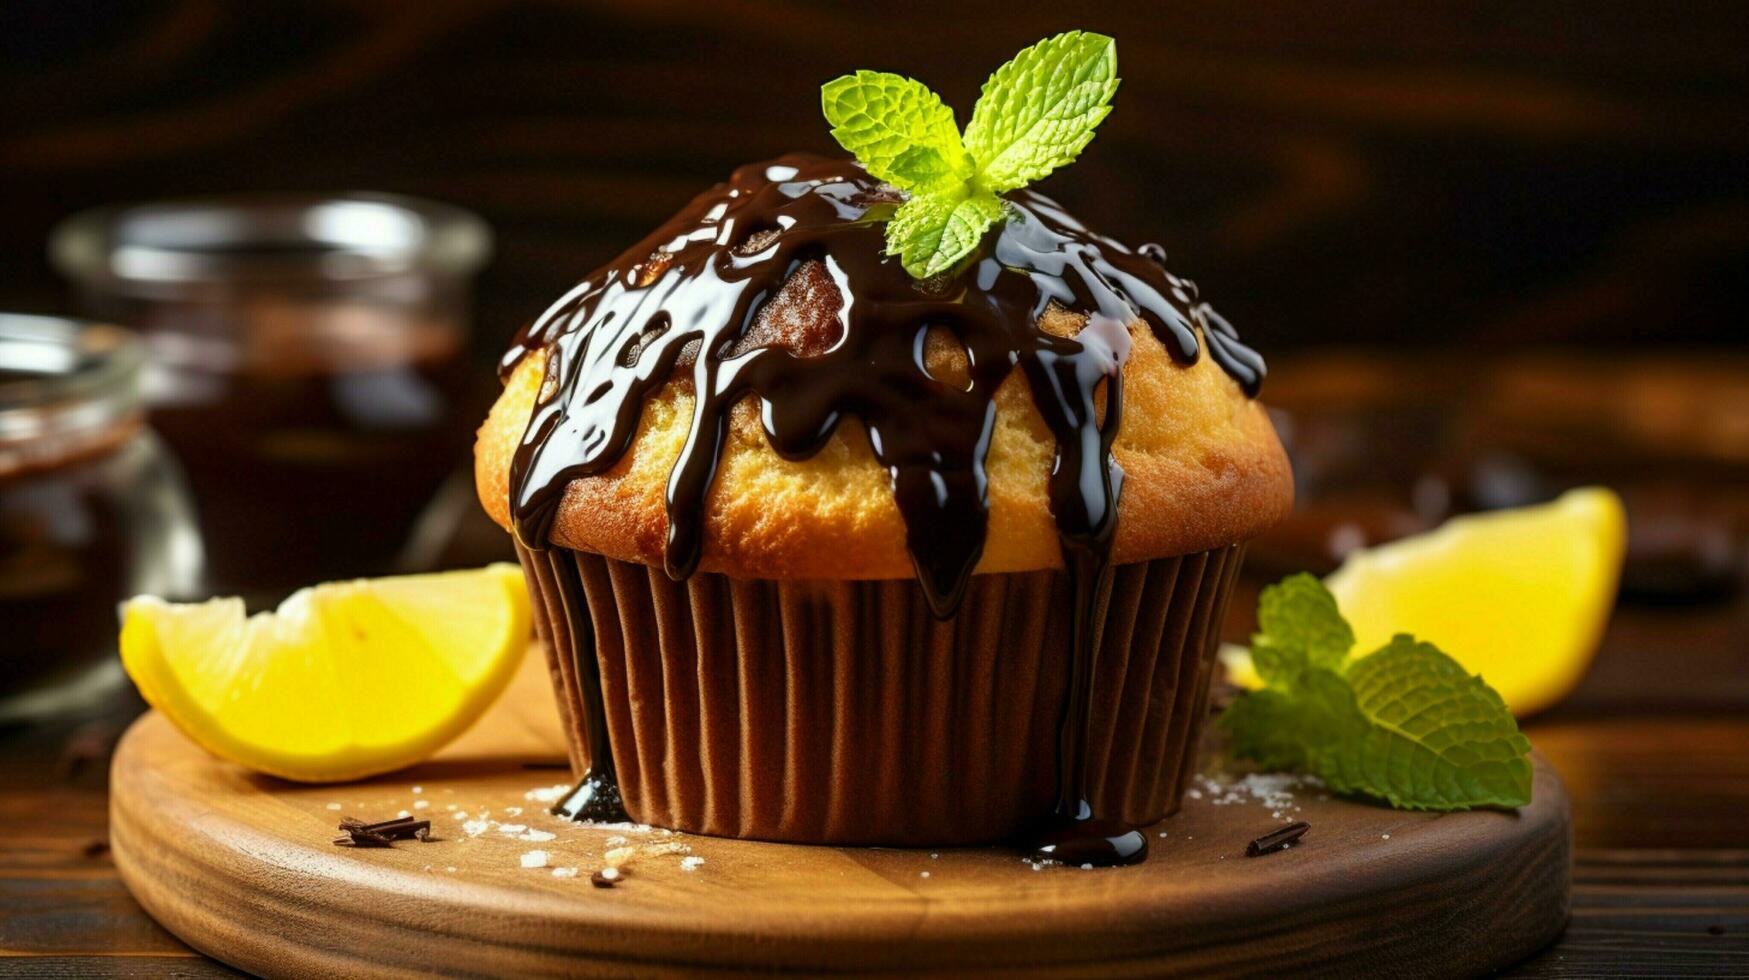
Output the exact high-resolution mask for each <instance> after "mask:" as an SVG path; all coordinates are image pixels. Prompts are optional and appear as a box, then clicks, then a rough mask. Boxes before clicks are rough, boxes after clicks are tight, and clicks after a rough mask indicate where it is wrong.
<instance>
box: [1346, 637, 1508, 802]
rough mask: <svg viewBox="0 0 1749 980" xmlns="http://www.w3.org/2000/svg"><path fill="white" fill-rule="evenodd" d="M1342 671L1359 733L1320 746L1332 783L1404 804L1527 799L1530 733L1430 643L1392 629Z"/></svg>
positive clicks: (1478, 681) (1481, 685)
mask: <svg viewBox="0 0 1749 980" xmlns="http://www.w3.org/2000/svg"><path fill="white" fill-rule="evenodd" d="M1344 676H1345V678H1346V680H1347V681H1348V685H1349V687H1350V688H1351V689H1352V690H1353V692H1354V704H1355V707H1356V709H1357V710H1358V711H1359V712H1360V714H1361V715H1362V716H1363V717H1364V719H1365V722H1366V731H1365V734H1364V736H1362V737H1360V738H1344V739H1342V740H1340V741H1339V742H1337V743H1336V744H1334V745H1332V746H1330V747H1328V748H1327V749H1325V750H1323V751H1322V752H1320V753H1319V754H1318V755H1319V757H1318V758H1317V759H1316V760H1315V762H1316V766H1317V769H1318V770H1319V772H1320V775H1323V776H1324V779H1325V781H1326V782H1328V783H1329V784H1330V786H1331V788H1333V789H1335V790H1337V791H1339V792H1357V793H1365V794H1367V795H1369V796H1376V797H1379V798H1381V799H1384V800H1387V801H1389V802H1390V803H1391V805H1393V806H1397V807H1404V808H1408V809H1425V810H1462V809H1469V808H1471V807H1477V806H1503V807H1516V806H1524V805H1525V804H1526V803H1529V802H1530V784H1531V766H1530V760H1529V759H1528V758H1527V757H1526V755H1527V753H1529V752H1530V742H1529V740H1527V739H1526V738H1525V737H1524V736H1523V735H1522V734H1520V733H1519V731H1518V723H1517V722H1515V721H1513V719H1512V714H1511V713H1510V712H1509V711H1507V710H1506V702H1504V701H1502V700H1501V699H1500V695H1499V694H1497V693H1495V691H1494V689H1493V688H1491V687H1489V686H1488V685H1487V684H1485V683H1483V681H1482V679H1481V678H1480V677H1474V676H1471V675H1470V674H1469V673H1468V672H1467V671H1465V670H1464V668H1463V665H1461V664H1459V663H1458V662H1457V661H1456V660H1453V659H1452V658H1451V657H1449V656H1447V655H1446V654H1445V653H1443V652H1441V651H1440V650H1439V648H1438V647H1435V646H1433V645H1432V644H1430V643H1419V642H1416V640H1415V638H1414V637H1412V636H1408V635H1406V634H1398V635H1397V636H1396V637H1395V638H1394V639H1392V640H1391V642H1390V643H1389V644H1387V645H1385V647H1384V648H1382V649H1381V650H1379V651H1378V652H1377V653H1374V654H1372V655H1371V656H1368V657H1362V658H1360V659H1358V660H1355V661H1354V662H1353V663H1351V664H1349V665H1348V668H1347V669H1346V670H1345V671H1344Z"/></svg>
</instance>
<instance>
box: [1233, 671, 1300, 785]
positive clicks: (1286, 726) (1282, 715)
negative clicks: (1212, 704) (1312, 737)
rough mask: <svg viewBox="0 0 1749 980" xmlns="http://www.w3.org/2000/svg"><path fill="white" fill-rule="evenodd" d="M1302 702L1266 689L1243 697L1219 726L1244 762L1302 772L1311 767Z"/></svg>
mask: <svg viewBox="0 0 1749 980" xmlns="http://www.w3.org/2000/svg"><path fill="white" fill-rule="evenodd" d="M1299 709H1300V703H1299V701H1298V700H1297V699H1295V698H1293V697H1291V696H1290V695H1288V694H1287V693H1285V692H1283V691H1276V690H1272V689H1269V688H1265V689H1264V690H1261V691H1249V692H1247V693H1245V694H1243V695H1240V697H1239V698H1238V700H1236V701H1234V702H1233V703H1232V705H1231V706H1230V707H1228V708H1227V710H1226V711H1223V712H1221V718H1220V721H1219V722H1218V724H1219V725H1220V726H1221V727H1222V728H1224V729H1226V732H1227V739H1228V747H1229V748H1230V749H1231V750H1232V752H1233V754H1234V755H1236V756H1239V757H1240V758H1242V759H1250V760H1252V761H1254V762H1256V763H1257V764H1258V765H1259V766H1262V767H1263V768H1265V769H1299V770H1303V769H1305V768H1307V767H1308V766H1309V765H1310V764H1311V756H1310V754H1309V750H1308V748H1307V746H1306V743H1305V741H1304V740H1303V739H1301V738H1300V732H1301V731H1302V730H1303V729H1304V728H1305V725H1304V722H1303V720H1302V718H1301V717H1300V710H1299Z"/></svg>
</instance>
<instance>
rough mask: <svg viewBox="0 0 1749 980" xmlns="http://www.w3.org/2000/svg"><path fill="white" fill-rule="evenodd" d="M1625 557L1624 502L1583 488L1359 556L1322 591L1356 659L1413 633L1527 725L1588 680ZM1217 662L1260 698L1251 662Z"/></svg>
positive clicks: (1229, 653)
mask: <svg viewBox="0 0 1749 980" xmlns="http://www.w3.org/2000/svg"><path fill="white" fill-rule="evenodd" d="M1626 547H1627V518H1626V515H1625V513H1624V512H1623V509H1622V504H1621V499H1620V498H1619V497H1617V496H1616V495H1615V493H1614V492H1612V491H1610V490H1607V489H1604V488H1602V487H1586V488H1582V489H1579V490H1572V491H1569V492H1568V493H1566V494H1565V495H1563V496H1561V497H1560V498H1559V499H1557V500H1554V501H1552V502H1550V503H1546V504H1538V505H1536V506H1533V507H1519V508H1515V509H1512V510H1500V511H1491V512H1488V513H1483V514H1469V515H1465V516H1463V517H1455V518H1452V519H1451V520H1449V521H1447V522H1445V523H1444V524H1442V525H1440V526H1439V527H1438V528H1435V529H1434V530H1432V531H1429V532H1427V533H1425V534H1417V535H1413V536H1411V537H1407V538H1402V539H1400V540H1397V541H1393V542H1390V543H1389V544H1384V545H1380V546H1378V547H1376V548H1368V549H1363V550H1360V551H1356V552H1354V553H1352V554H1350V555H1349V556H1348V559H1347V561H1345V562H1343V564H1342V567H1341V568H1338V569H1337V570H1336V571H1335V572H1333V573H1332V574H1331V575H1330V577H1329V578H1328V579H1326V580H1325V584H1326V585H1328V586H1329V588H1330V591H1331V593H1332V594H1333V595H1335V597H1336V605H1337V608H1338V609H1340V610H1341V612H1342V615H1343V617H1344V618H1346V619H1347V620H1348V623H1349V625H1350V626H1352V627H1353V628H1354V635H1355V645H1354V652H1355V655H1357V656H1359V655H1364V654H1368V653H1371V652H1373V651H1375V650H1377V649H1379V648H1380V647H1382V646H1384V645H1385V644H1386V643H1387V642H1389V641H1390V639H1391V637H1392V636H1394V635H1395V634H1397V633H1413V634H1414V635H1415V637H1416V638H1417V639H1421V640H1426V641H1428V642H1430V643H1433V644H1435V645H1436V646H1438V647H1439V648H1440V649H1441V650H1444V651H1445V652H1446V653H1449V654H1451V656H1452V657H1454V658H1456V660H1457V661H1458V662H1459V663H1461V664H1463V665H1464V667H1465V668H1467V669H1468V670H1470V671H1471V672H1473V673H1477V674H1480V675H1482V679H1483V680H1485V681H1487V682H1488V684H1489V685H1490V686H1491V687H1493V688H1494V690H1496V691H1498V692H1500V696H1501V697H1502V698H1504V699H1505V700H1506V705H1507V707H1509V708H1511V709H1512V713H1513V714H1515V715H1517V716H1519V717H1521V718H1522V717H1524V716H1527V715H1530V714H1534V713H1535V712H1538V711H1541V710H1543V709H1544V708H1547V707H1549V706H1551V705H1553V704H1554V703H1555V702H1557V701H1559V700H1560V699H1561V698H1563V697H1565V696H1566V695H1567V694H1568V693H1569V692H1570V691H1572V690H1573V688H1574V687H1575V686H1577V685H1578V683H1579V680H1580V678H1582V677H1584V676H1585V670H1586V668H1587V667H1589V666H1590V665H1591V658H1592V656H1593V655H1594V654H1595V653H1596V652H1597V644H1598V642H1599V641H1600V640H1601V639H1602V638H1603V629H1604V627H1605V626H1606V625H1607V624H1608V622H1609V613H1610V610H1611V609H1612V608H1613V607H1614V604H1615V591H1616V584H1617V582H1618V580H1619V578H1620V576H1621V563H1622V556H1623V554H1624V552H1625V550H1626ZM1220 658H1221V662H1222V664H1223V666H1225V667H1226V670H1227V676H1228V678H1229V679H1230V680H1231V681H1232V682H1233V683H1234V684H1237V685H1239V686H1241V687H1246V688H1257V687H1261V686H1262V684H1263V682H1262V678H1260V677H1259V676H1258V675H1257V671H1256V669H1255V667H1254V666H1253V664H1252V663H1251V655H1250V651H1248V650H1246V649H1245V648H1243V647H1234V646H1223V647H1222V648H1221V651H1220Z"/></svg>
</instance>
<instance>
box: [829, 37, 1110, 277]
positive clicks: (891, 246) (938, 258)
mask: <svg viewBox="0 0 1749 980" xmlns="http://www.w3.org/2000/svg"><path fill="white" fill-rule="evenodd" d="M1117 83H1118V79H1117V42H1115V41H1113V40H1112V39H1111V38H1109V37H1106V36H1105V35H1103V34H1088V33H1085V32H1082V31H1069V32H1068V33H1066V34H1058V35H1057V36H1056V37H1052V38H1046V39H1045V40H1043V41H1040V42H1038V43H1037V44H1035V45H1033V46H1032V47H1030V48H1027V49H1026V50H1025V51H1022V52H1020V54H1018V55H1015V57H1014V59H1013V60H1012V61H1010V62H1008V63H1007V64H1006V65H1003V66H1002V67H1001V68H998V69H996V72H995V74H993V75H991V76H990V78H989V79H988V80H987V81H985V82H984V89H983V94H982V95H980V96H979V97H978V104H977V105H976V106H974V107H973V109H972V121H971V122H970V123H969V124H968V125H967V126H966V132H965V138H964V139H963V140H962V139H961V138H960V132H959V129H958V128H957V127H956V126H955V124H954V118H953V110H952V109H949V108H948V107H947V106H946V105H945V104H943V103H942V101H941V97H940V96H938V95H936V94H935V93H934V92H932V91H930V90H929V87H928V86H926V85H924V84H923V83H922V82H919V81H916V80H915V79H910V78H906V77H904V76H903V75H894V74H892V73H891V72H881V71H859V72H857V73H855V74H853V75H845V76H843V77H840V78H835V79H833V80H832V81H830V82H827V83H826V84H825V85H822V86H821V87H820V109H821V111H823V112H824V113H825V114H826V119H827V121H829V122H830V123H831V124H832V136H833V138H835V139H837V140H838V143H839V145H840V146H843V147H844V148H845V149H846V150H849V151H850V152H851V153H852V154H854V155H855V156H856V159H857V161H858V162H860V163H861V164H862V166H863V169H865V170H867V171H868V172H869V173H870V174H872V175H874V176H875V177H877V178H879V179H881V180H884V181H886V182H887V183H889V184H892V185H893V186H894V187H897V188H899V189H900V190H902V191H908V192H909V193H910V195H911V196H910V200H908V201H907V202H906V203H905V205H904V206H903V207H901V208H899V209H898V211H897V212H895V213H894V215H893V217H892V218H891V219H889V222H888V224H887V253H888V254H890V255H897V256H900V259H901V261H902V262H903V264H904V266H905V271H906V272H908V273H910V274H911V275H912V276H913V277H915V278H918V279H927V278H929V277H930V276H934V275H939V274H941V273H943V272H946V271H947V270H949V269H951V268H953V267H954V265H955V264H956V263H957V262H959V261H960V259H962V258H964V257H965V256H966V255H967V254H968V253H969V252H971V251H972V250H973V249H975V248H977V246H978V243H979V242H980V241H982V240H983V237H984V233H985V232H986V231H988V230H989V229H990V226H991V225H993V224H995V223H996V222H997V221H999V220H1001V218H1002V202H1001V200H1000V199H999V198H997V197H996V195H998V194H1001V193H1003V192H1005V191H1011V190H1014V189H1016V188H1019V187H1024V186H1025V185H1026V184H1028V183H1030V182H1032V181H1034V180H1037V179H1038V178H1040V177H1043V176H1044V175H1046V174H1048V173H1050V172H1051V171H1053V170H1055V169H1057V168H1058V167H1060V166H1062V165H1063V164H1066V163H1068V162H1069V161H1071V160H1073V159H1075V156H1076V155H1077V154H1079V153H1080V152H1081V150H1082V148H1083V147H1085V146H1086V145H1087V143H1088V141H1089V140H1091V139H1093V129H1094V127H1096V126H1098V125H1099V121H1100V120H1102V119H1104V118H1105V117H1106V115H1107V114H1108V113H1110V112H1111V96H1112V93H1113V92H1115V91H1117Z"/></svg>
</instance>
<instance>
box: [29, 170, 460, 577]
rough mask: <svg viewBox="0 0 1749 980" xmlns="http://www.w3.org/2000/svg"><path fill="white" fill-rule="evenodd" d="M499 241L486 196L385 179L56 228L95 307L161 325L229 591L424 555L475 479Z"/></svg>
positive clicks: (122, 212)
mask: <svg viewBox="0 0 1749 980" xmlns="http://www.w3.org/2000/svg"><path fill="white" fill-rule="evenodd" d="M489 241H490V239H489V234H488V232H487V230H486V227H485V225H484V223H483V222H481V221H480V220H479V219H478V218H476V217H475V216H473V215H471V214H469V213H467V212H464V211H461V210H458V209H456V208H452V207H448V206H446V205H441V204H436V203H432V202H427V201H419V200H413V199H409V198H401V197H392V196H387V195H366V194H352V195H345V196H338V197H259V198H227V199H208V200H190V201H180V202H166V203H158V204H146V205H139V206H134V207H127V208H118V209H107V210H99V211H93V212H87V213H85V214H81V215H77V216H75V217H73V218H71V219H69V220H68V221H67V222H66V223H64V224H63V225H62V226H61V227H60V228H58V229H57V230H56V231H55V233H54V235H53V238H52V240H51V245H50V255H51V259H52V260H53V261H54V263H55V264H56V266H57V267H58V268H59V269H60V270H61V271H62V272H63V273H64V274H65V275H66V276H67V277H69V278H70V279H71V280H72V281H73V282H74V283H75V284H76V285H77V287H78V289H79V292H80V296H81V301H82V303H83V304H84V306H85V308H86V309H87V310H89V311H90V312H91V313H92V314H93V315H98V316H101V317H103V318H105V319H110V320H114V321H117V322H121V323H126V324H128V325H130V326H133V327H136V328H138V329H139V330H140V331H142V333H143V334H144V336H145V338H146V343H147V346H148V349H149V352H150V371H149V376H148V383H147V397H148V399H149V401H150V404H151V408H152V418H153V424H154V425H155V426H156V427H157V428H158V429H159V431H161V432H162V433H163V434H164V437H165V439H166V440H167V441H168V442H169V444H170V446H171V448H172V449H173V450H174V452H175V453H176V455H177V457H178V458H179V459H180V460H181V461H182V464H183V466H184V467H185V468H186V470H187V471H188V476H189V481H190V483H191V485H192V486H193V490H194V497H195V502H196V505H197V509H198V511H199V515H200V526H201V532H202V535H203V537H204V538H205V541H206V550H207V556H208V570H209V581H208V583H207V585H208V588H209V589H210V590H211V591H214V592H222V593H237V594H242V595H244V596H246V597H248V598H250V599H251V601H252V602H268V601H272V600H274V599H276V598H278V597H281V596H283V595H284V594H285V593H286V592H289V591H290V590H292V589H294V588H296V587H299V586H302V585H306V584H309V583H312V582H316V581H322V580H330V579H336V578H347V577H353V576H362V575H376V574H382V573H385V572H389V571H395V570H407V569H408V568H409V565H414V566H416V565H417V564H418V561H416V560H413V561H409V559H408V558H407V555H408V549H409V548H410V547H412V544H411V542H413V540H414V539H416V538H418V537H419V534H417V533H416V528H417V527H418V525H419V522H420V518H421V516H422V515H425V514H427V512H428V510H429V508H430V506H431V505H432V502H433V500H434V498H435V497H436V496H437V494H438V490H439V488H440V486H441V485H443V484H444V483H445V481H446V479H447V480H449V481H450V482H451V483H452V484H456V483H458V482H461V483H465V482H466V481H465V480H463V479H462V477H461V476H460V474H461V472H462V471H464V470H465V468H466V464H467V460H468V456H469V447H470V445H471V435H472V431H473V425H474V422H475V421H477V417H478V416H479V415H480V414H482V413H483V411H484V403H485V399H486V398H488V397H489V387H488V386H487V385H488V383H489V381H490V378H489V373H490V372H489V370H487V369H486V368H475V367H474V366H472V365H471V364H470V359H469V357H468V352H467V341H468V333H469V319H468V307H469V300H470V291H471V281H472V278H473V275H474V274H475V272H477V271H478V269H479V268H480V266H481V265H482V263H483V262H484V261H485V258H486V256H487V253H488V250H489ZM452 489H453V487H452ZM447 496H448V497H455V496H457V494H456V493H453V492H452V493H449V494H448V495H447ZM463 496H465V494H463Z"/></svg>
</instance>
